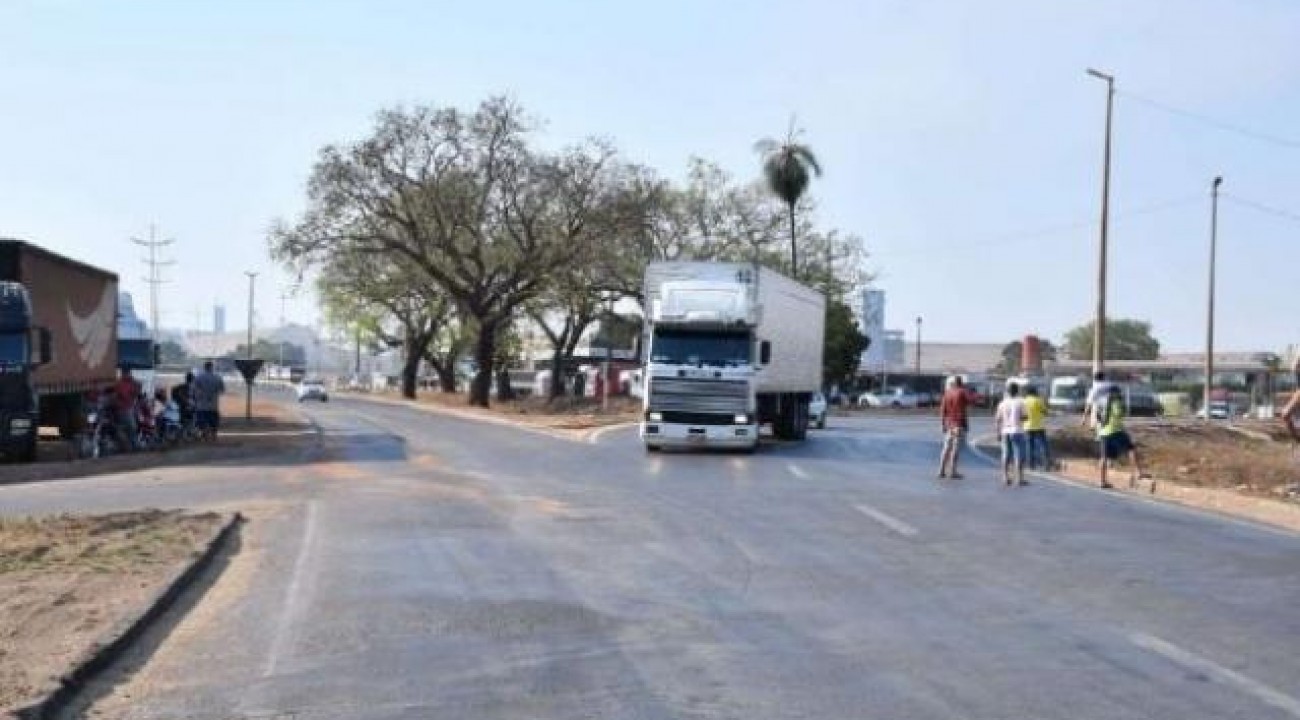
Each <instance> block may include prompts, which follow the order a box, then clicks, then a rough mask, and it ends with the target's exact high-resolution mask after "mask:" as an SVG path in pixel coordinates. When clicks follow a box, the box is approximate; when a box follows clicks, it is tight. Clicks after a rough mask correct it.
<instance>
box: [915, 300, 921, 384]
mask: <svg viewBox="0 0 1300 720" xmlns="http://www.w3.org/2000/svg"><path fill="white" fill-rule="evenodd" d="M913 382H915V383H920V382H921V316H920V315H917V316H916V380H914V381H913Z"/></svg>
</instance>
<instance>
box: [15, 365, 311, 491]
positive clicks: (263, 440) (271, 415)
mask: <svg viewBox="0 0 1300 720" xmlns="http://www.w3.org/2000/svg"><path fill="white" fill-rule="evenodd" d="M244 409H245V408H244V396H243V393H242V388H239V392H229V393H227V394H226V395H225V396H224V397H222V400H221V416H222V423H221V428H222V435H221V437H219V438H218V439H217V440H216V441H215V442H199V443H185V444H181V445H179V446H177V447H175V448H168V449H163V450H156V451H150V452H138V453H125V454H122V455H114V456H110V457H105V458H98V459H79V458H78V457H77V453H76V446H75V445H74V444H73V443H70V442H60V441H43V442H41V444H40V446H39V448H38V453H37V461H36V462H35V463H29V464H26V465H13V464H10V465H0V484H4V483H12V482H33V481H38V480H50V479H63V478H73V477H86V476H90V475H104V474H110V473H120V472H131V471H135V470H143V469H146V468H151V467H162V466H171V465H192V464H197V463H204V462H210V461H213V460H220V459H222V458H229V457H238V456H240V455H243V454H257V453H278V452H282V451H284V450H291V449H295V448H300V447H302V446H303V445H304V444H305V443H308V442H310V441H311V440H312V438H313V435H314V433H313V429H312V425H311V423H309V422H307V420H306V418H305V417H303V415H302V414H301V413H299V412H297V409H296V408H293V407H291V406H286V405H284V404H282V403H278V402H274V401H271V400H268V399H265V398H257V397H255V398H253V407H252V410H253V412H252V418H251V419H246V418H245V414H244Z"/></svg>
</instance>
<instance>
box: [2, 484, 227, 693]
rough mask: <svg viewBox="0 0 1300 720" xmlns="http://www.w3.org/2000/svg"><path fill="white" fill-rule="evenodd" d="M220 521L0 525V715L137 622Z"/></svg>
mask: <svg viewBox="0 0 1300 720" xmlns="http://www.w3.org/2000/svg"><path fill="white" fill-rule="evenodd" d="M223 520H224V518H223V517H222V516H221V515H219V514H217V513H204V514H186V513H183V512H180V511H162V510H145V511H139V512H126V513H114V514H110V515H98V516H68V515H64V516H58V517H49V518H22V519H6V520H0V715H6V714H7V713H11V712H13V711H15V710H16V709H18V708H20V707H23V706H25V705H28V704H30V703H32V702H33V701H35V700H37V699H39V697H40V696H42V695H44V694H45V693H47V692H49V691H50V690H52V689H53V688H54V687H55V686H56V685H57V683H58V679H59V678H60V677H61V676H62V675H64V674H65V673H66V672H67V671H68V670H70V669H71V667H72V666H73V665H75V664H76V663H78V662H80V661H81V660H82V659H83V658H84V657H85V656H86V655H87V653H89V652H91V651H92V650H93V649H94V647H95V646H96V645H97V644H98V643H100V642H102V641H103V640H104V639H105V638H106V637H108V636H109V635H111V634H112V633H113V632H114V631H115V630H118V629H120V628H121V627H123V626H124V625H125V624H127V623H129V622H131V621H132V620H133V619H134V618H136V617H138V616H139V615H140V613H141V612H143V610H144V609H145V608H146V607H147V606H148V603H150V602H151V601H152V600H153V599H154V597H155V596H157V594H158V593H159V592H160V591H161V590H162V589H163V588H164V587H166V586H167V585H168V584H169V583H170V582H171V581H172V580H173V579H174V578H175V577H176V576H177V575H178V574H179V573H180V572H182V571H183V570H184V568H185V567H186V566H187V564H188V563H189V562H190V561H191V560H192V559H193V558H194V557H195V556H196V555H197V554H198V553H199V552H200V551H201V549H202V548H203V547H204V546H205V545H206V544H207V543H208V542H210V541H211V539H212V538H213V536H214V535H215V533H216V532H217V531H218V529H219V528H220V526H221V524H222V522H223Z"/></svg>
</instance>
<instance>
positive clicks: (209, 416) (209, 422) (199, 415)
mask: <svg viewBox="0 0 1300 720" xmlns="http://www.w3.org/2000/svg"><path fill="white" fill-rule="evenodd" d="M194 424H196V425H198V426H199V427H201V428H211V429H213V430H217V429H220V427H221V413H219V412H217V411H216V410H196V411H195V412H194Z"/></svg>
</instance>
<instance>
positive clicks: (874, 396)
mask: <svg viewBox="0 0 1300 720" xmlns="http://www.w3.org/2000/svg"><path fill="white" fill-rule="evenodd" d="M919 405H920V398H918V397H917V395H916V393H913V392H912V391H910V390H908V389H907V388H901V387H898V388H885V389H884V390H881V391H879V392H867V393H863V394H862V396H861V397H859V398H858V407H874V408H884V407H887V408H895V409H899V408H914V407H918V406H919Z"/></svg>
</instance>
